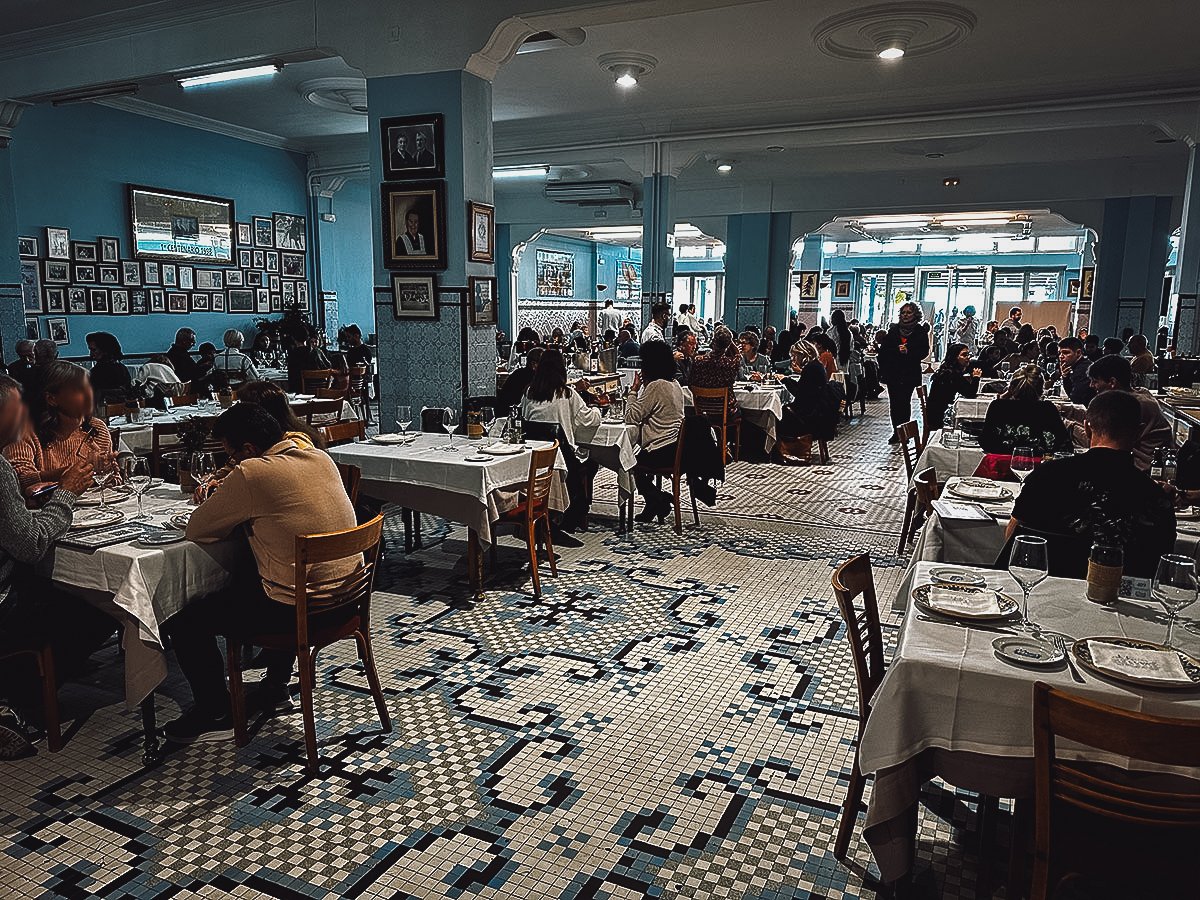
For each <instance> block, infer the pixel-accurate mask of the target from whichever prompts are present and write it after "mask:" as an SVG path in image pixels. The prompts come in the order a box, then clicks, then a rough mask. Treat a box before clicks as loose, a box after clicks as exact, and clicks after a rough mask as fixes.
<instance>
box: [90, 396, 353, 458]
mask: <svg viewBox="0 0 1200 900" xmlns="http://www.w3.org/2000/svg"><path fill="white" fill-rule="evenodd" d="M305 405H306V403H305V401H292V409H293V410H295V412H296V415H297V416H299V417H300V418H302V419H303V418H304V416H305ZM149 412H150V410H143V411H142V420H141V422H139V423H138V424H137V425H128V424H126V422H125V417H124V416H114V417H113V418H111V419H110V420H109V422H108V424H109V427H110V428H119V429H120V430H121V440H122V441H123V442H124V443H125V444H127V445H128V447H129V449H130V450H132V451H133V452H134V453H148V452H149V451H150V448H151V447H152V446H153V442H154V439H153V433H152V429H151V427H150V422H160V423H161V422H179V421H182V420H184V419H191V418H195V417H197V416H199V417H202V418H203V417H208V416H212V417H215V416H219V415H220V414H221V413H222V412H224V410H223V409H222V408H221V407H220V405H218V404H209V406H208V407H206V408H204V409H200V408H199V407H195V406H177V407H174V408H172V409H169V410H167V411H166V412H161V411H159V410H154V417H153V418H152V419H150V420H149V421H148V420H147V418H146V416H147V414H148V413H149ZM357 418H358V413H357V412H355V410H354V407H353V406H351V405H350V403H348V402H346V401H343V402H342V413H341V421H343V422H350V421H354V420H356V419H357ZM337 420H338V417H337V416H336V415H335V414H333V413H328V414H321V415H319V416H314V417H313V425H314V426H319V425H324V424H328V423H329V422H333V421H337Z"/></svg>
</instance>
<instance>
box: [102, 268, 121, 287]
mask: <svg viewBox="0 0 1200 900" xmlns="http://www.w3.org/2000/svg"><path fill="white" fill-rule="evenodd" d="M96 272H97V273H98V274H99V276H100V277H99V279H98V281H99V283H100V284H120V283H121V267H120V266H97V267H96Z"/></svg>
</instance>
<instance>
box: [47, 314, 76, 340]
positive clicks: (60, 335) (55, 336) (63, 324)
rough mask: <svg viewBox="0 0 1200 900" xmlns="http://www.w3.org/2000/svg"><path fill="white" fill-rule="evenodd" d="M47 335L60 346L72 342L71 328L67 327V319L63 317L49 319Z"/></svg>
mask: <svg viewBox="0 0 1200 900" xmlns="http://www.w3.org/2000/svg"><path fill="white" fill-rule="evenodd" d="M46 336H47V337H48V338H50V340H52V341H54V343H56V344H58V345H59V346H62V345H63V344H69V343H71V330H70V329H69V328H68V327H67V320H66V319H65V318H61V317H60V318H55V319H47V320H46Z"/></svg>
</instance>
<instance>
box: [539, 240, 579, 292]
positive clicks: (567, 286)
mask: <svg viewBox="0 0 1200 900" xmlns="http://www.w3.org/2000/svg"><path fill="white" fill-rule="evenodd" d="M536 262H537V295H538V296H539V297H574V296H575V257H574V256H572V255H571V254H570V253H560V252H559V251H557V250H539V251H537V254H536Z"/></svg>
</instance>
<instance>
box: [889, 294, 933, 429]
mask: <svg viewBox="0 0 1200 900" xmlns="http://www.w3.org/2000/svg"><path fill="white" fill-rule="evenodd" d="M928 355H929V326H928V325H926V324H925V323H924V322H922V321H921V307H920V306H918V305H917V304H916V303H913V302H912V301H911V300H910V301H909V302H907V303H905V304H903V305H902V306H901V307H900V316H899V321H897V322H896V323H895V324H893V325H892V327H891V328H889V329H888V332H887V334H886V335H885V336H884V338H883V340H881V341H880V342H879V362H880V369H881V370H882V372H883V378H884V382H885V383H886V384H887V389H888V402H889V404H890V405H891V410H892V428H893V429H894V428H896V427H897V426H899V425H902V424H903V423H905V422H908V421H909V420H911V419H912V417H913V416H912V395H913V391H914V390H916V388H917V385H919V384H920V383H921V363H922V361H923V360H924V359H925V357H926V356H928ZM896 442H897V438H896V435H895V432H894V431H893V433H892V436H891V438H890V439H889V440H888V443H889V444H894V443H896Z"/></svg>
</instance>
